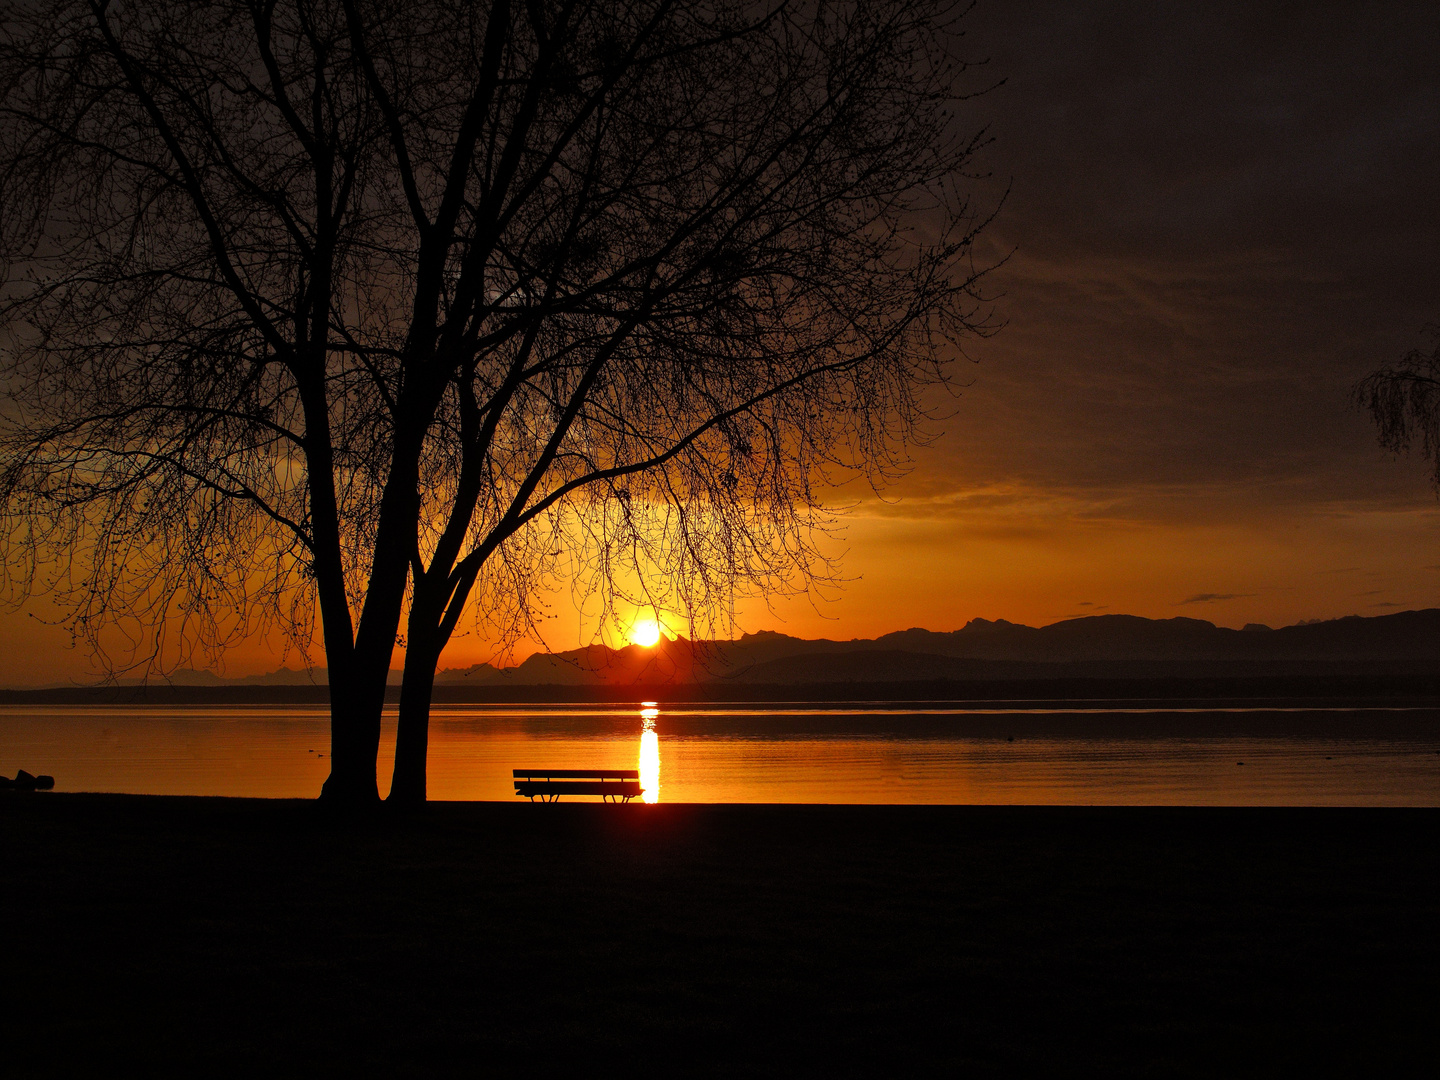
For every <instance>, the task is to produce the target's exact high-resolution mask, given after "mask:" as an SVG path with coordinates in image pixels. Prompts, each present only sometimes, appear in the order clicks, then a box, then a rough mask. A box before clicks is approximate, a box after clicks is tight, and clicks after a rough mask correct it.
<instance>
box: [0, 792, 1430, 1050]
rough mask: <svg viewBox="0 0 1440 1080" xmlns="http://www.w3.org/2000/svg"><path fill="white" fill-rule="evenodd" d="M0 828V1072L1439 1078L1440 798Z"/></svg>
mask: <svg viewBox="0 0 1440 1080" xmlns="http://www.w3.org/2000/svg"><path fill="white" fill-rule="evenodd" d="M0 824H3V828H0V859H3V866H4V867H5V868H6V885H5V888H4V889H3V890H0V918H3V925H4V926H5V927H6V934H7V938H8V942H9V943H8V946H7V948H6V950H5V957H4V963H5V965H6V969H7V976H6V978H5V979H4V980H0V986H3V988H4V989H3V991H0V993H3V995H4V1001H3V1010H4V1016H5V1021H6V1023H5V1027H6V1029H7V1032H8V1034H7V1037H6V1047H5V1053H6V1057H7V1060H8V1061H10V1062H12V1063H23V1062H26V1061H29V1062H35V1063H45V1064H49V1065H51V1066H57V1067H63V1066H67V1065H82V1064H92V1065H93V1064H96V1063H99V1064H102V1065H103V1064H106V1063H109V1064H110V1065H111V1066H112V1067H113V1066H118V1064H119V1063H121V1062H124V1061H132V1062H135V1063H138V1064H140V1065H143V1066H148V1067H158V1066H160V1065H161V1064H168V1065H172V1066H176V1065H178V1066H184V1067H188V1068H193V1069H202V1068H204V1069H210V1070H222V1071H224V1072H237V1071H245V1070H250V1069H254V1070H256V1071H263V1072H271V1071H274V1070H276V1069H279V1070H280V1071H283V1072H286V1073H291V1072H319V1073H325V1072H329V1071H331V1070H333V1069H341V1068H345V1067H360V1068H363V1069H364V1070H365V1071H366V1072H371V1071H382V1070H388V1071H399V1072H401V1073H405V1072H410V1071H415V1072H424V1071H429V1070H432V1069H435V1068H441V1069H442V1070H443V1071H444V1072H445V1073H446V1074H448V1073H450V1072H451V1071H452V1068H451V1065H452V1063H455V1062H459V1063H461V1064H462V1065H463V1066H465V1067H466V1071H471V1070H473V1071H478V1072H487V1071H489V1069H490V1067H492V1066H495V1067H498V1066H501V1065H505V1064H510V1063H513V1062H514V1061H515V1060H516V1059H519V1060H520V1061H521V1062H529V1063H530V1064H529V1066H528V1069H529V1071H535V1072H539V1073H541V1074H543V1073H544V1072H546V1071H548V1070H547V1069H545V1068H544V1067H543V1064H542V1063H544V1062H562V1063H564V1062H568V1063H571V1064H573V1065H575V1066H577V1067H583V1068H584V1069H585V1071H591V1072H593V1071H599V1072H610V1071H620V1070H623V1071H627V1072H628V1071H632V1070H638V1071H640V1072H641V1073H642V1074H643V1073H644V1072H646V1071H654V1070H661V1071H662V1072H663V1071H671V1070H675V1071H678V1072H681V1073H702V1074H703V1073H714V1074H720V1073H727V1074H733V1072H734V1071H735V1068H736V1067H739V1068H740V1070H741V1071H742V1072H752V1073H753V1072H755V1071H761V1072H771V1071H775V1072H780V1071H784V1072H794V1071H799V1072H802V1073H825V1072H871V1073H875V1074H879V1075H890V1074H894V1073H896V1072H897V1071H901V1070H907V1069H911V1068H916V1067H920V1066H922V1065H924V1066H943V1067H952V1066H965V1065H969V1066H975V1067H979V1068H982V1069H984V1068H995V1069H998V1068H1009V1067H1014V1066H1025V1065H1030V1066H1042V1065H1043V1066H1046V1067H1052V1068H1060V1069H1063V1070H1065V1071H1072V1070H1076V1069H1081V1068H1094V1069H1115V1070H1122V1071H1127V1072H1133V1071H1136V1070H1151V1069H1154V1070H1158V1071H1164V1072H1167V1073H1172V1072H1176V1071H1179V1072H1194V1073H1214V1072H1217V1071H1219V1072H1225V1073H1236V1072H1251V1071H1259V1070H1266V1069H1272V1068H1276V1067H1280V1068H1296V1067H1302V1066H1307V1065H1319V1064H1322V1063H1323V1064H1325V1065H1327V1066H1329V1067H1330V1068H1336V1067H1340V1068H1349V1069H1354V1070H1357V1071H1359V1070H1363V1071H1365V1072H1373V1071H1375V1070H1376V1069H1379V1068H1387V1067H1388V1068H1392V1069H1393V1068H1400V1067H1404V1066H1407V1065H1408V1066H1417V1067H1418V1066H1420V1065H1421V1064H1422V1062H1423V1063H1424V1065H1425V1066H1426V1067H1427V1068H1428V1067H1429V1065H1430V1064H1431V1062H1432V1054H1431V1051H1432V1048H1433V1034H1432V1032H1433V1024H1434V1016H1435V1011H1436V1006H1437V1005H1440V981H1437V976H1436V972H1437V970H1440V964H1437V961H1440V932H1437V926H1440V919H1437V916H1440V890H1437V885H1440V868H1437V865H1436V860H1435V855H1434V853H1435V851H1436V850H1437V843H1436V842H1437V839H1440V811H1431V810H1418V811H1417V810H1258V809H1257V810H1248V809H1241V810H1186V809H1083V808H1056V809H1046V808H1017V807H974V808H972V807H878V808H877V807H818V806H787V807H766V806H655V807H646V806H596V805H578V804H575V805H566V804H560V805H555V806H541V805H531V804H528V803H518V804H514V805H510V804H434V805H431V806H429V807H427V808H426V809H425V811H424V812H423V813H421V814H418V815H415V816H413V817H409V818H405V819H401V820H393V819H390V818H386V817H382V818H380V819H377V820H376V821H373V822H368V823H353V822H345V821H337V820H334V819H331V818H329V817H328V816H327V815H326V814H325V813H324V812H323V811H322V810H321V808H320V807H319V806H317V805H315V804H312V803H303V802H283V801H277V802H265V801H258V800H222V799H180V798H147V797H133V796H97V795H89V796H87V795H31V796H21V795H8V796H6V797H4V798H3V799H0ZM507 1071H509V1070H508V1069H507Z"/></svg>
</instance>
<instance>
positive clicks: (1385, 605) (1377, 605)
mask: <svg viewBox="0 0 1440 1080" xmlns="http://www.w3.org/2000/svg"><path fill="white" fill-rule="evenodd" d="M1370 606H1371V607H1399V606H1400V605H1399V604H1395V603H1391V602H1390V601H1389V600H1382V601H1381V602H1380V603H1378V604H1371V605H1370Z"/></svg>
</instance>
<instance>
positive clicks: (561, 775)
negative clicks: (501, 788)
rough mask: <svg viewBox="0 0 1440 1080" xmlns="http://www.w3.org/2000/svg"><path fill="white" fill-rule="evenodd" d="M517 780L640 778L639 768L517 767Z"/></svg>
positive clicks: (515, 772)
mask: <svg viewBox="0 0 1440 1080" xmlns="http://www.w3.org/2000/svg"><path fill="white" fill-rule="evenodd" d="M514 774H515V779H516V780H639V779H640V770H639V769H515V770H514Z"/></svg>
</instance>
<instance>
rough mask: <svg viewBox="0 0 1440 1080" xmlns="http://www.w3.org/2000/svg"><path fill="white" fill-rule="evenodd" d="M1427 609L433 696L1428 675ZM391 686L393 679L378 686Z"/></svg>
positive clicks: (595, 654) (196, 676) (961, 640)
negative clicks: (567, 689)
mask: <svg viewBox="0 0 1440 1080" xmlns="http://www.w3.org/2000/svg"><path fill="white" fill-rule="evenodd" d="M1437 661H1440V609H1437V608H1428V609H1426V610H1423V611H1404V612H1399V613H1397V614H1393V615H1380V616H1375V617H1373V618H1362V617H1360V616H1354V615H1352V616H1349V617H1346V618H1342V619H1331V620H1327V621H1316V622H1306V623H1300V624H1297V625H1294V626H1286V627H1282V628H1279V629H1271V628H1269V627H1265V626H1257V625H1253V624H1252V625H1250V626H1247V627H1246V628H1245V629H1243V630H1232V629H1229V628H1226V627H1221V626H1216V625H1215V624H1214V623H1210V622H1206V621H1204V620H1202V619H1187V618H1175V619H1145V618H1140V617H1138V616H1134V615H1095V616H1090V617H1086V618H1080V619H1069V620H1066V621H1065V622H1058V623H1054V624H1052V625H1050V626H1042V627H1033V626H1024V625H1022V624H1019V623H1012V622H1007V621H1005V620H1004V619H997V620H994V621H991V620H988V619H972V620H970V622H968V623H966V624H965V625H964V626H963V627H961V628H960V629H959V630H954V631H950V632H937V631H932V630H923V629H918V628H916V629H910V630H900V631H897V632H895V633H891V634H885V635H884V636H882V637H879V638H874V639H853V640H850V641H832V640H828V639H818V640H816V639H805V638H797V637H791V636H789V635H787V634H780V633H775V632H773V631H762V632H760V633H756V634H746V635H745V636H744V637H742V638H740V639H738V640H735V641H698V642H696V641H689V640H687V639H686V638H684V637H676V638H665V637H662V638H661V640H660V642H659V643H657V644H656V645H654V646H652V647H648V648H647V647H644V646H640V645H629V646H626V647H624V648H620V649H612V648H609V647H608V646H605V645H589V646H585V647H583V648H579V649H572V650H570V651H568V652H560V653H536V654H535V655H533V656H531V657H529V658H528V659H526V660H525V661H524V662H523V663H521V664H518V665H516V666H514V667H508V668H500V667H495V666H492V665H490V664H476V665H474V666H473V667H469V668H464V669H454V668H452V669H447V670H444V671H441V672H440V673H439V674H438V675H437V677H436V686H437V689H438V688H442V687H464V686H469V687H477V688H478V687H496V688H499V687H506V686H514V687H536V686H571V687H583V686H609V687H620V686H627V685H635V686H659V685H669V684H697V683H698V684H704V683H725V682H729V683H736V684H742V685H761V684H763V685H771V686H784V685H796V686H798V685H805V684H820V683H825V684H836V683H841V684H843V683H905V682H921V681H936V680H975V679H990V680H993V679H1026V680H1033V679H1050V678H1105V679H1115V678H1120V679H1125V678H1165V677H1182V678H1194V677H1205V678H1209V677H1248V676H1277V675H1278V676H1300V677H1304V676H1311V675H1327V676H1332V675H1434V674H1436V670H1437ZM390 680H391V683H392V684H395V683H398V681H399V672H398V671H392V672H391V673H390ZM171 681H172V682H173V683H175V684H176V685H180V686H196V687H205V686H213V687H220V686H295V685H306V684H317V685H324V684H325V682H326V673H325V671H324V669H315V670H313V671H303V670H302V671H294V670H291V669H288V668H281V669H280V670H279V671H276V672H271V673H269V674H267V675H256V676H248V677H245V678H239V679H224V678H222V677H220V676H218V675H215V674H214V673H212V672H208V671H206V672H194V671H180V672H176V673H175V674H174V675H172V676H171Z"/></svg>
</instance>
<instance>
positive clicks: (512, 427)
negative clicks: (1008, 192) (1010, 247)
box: [0, 0, 983, 801]
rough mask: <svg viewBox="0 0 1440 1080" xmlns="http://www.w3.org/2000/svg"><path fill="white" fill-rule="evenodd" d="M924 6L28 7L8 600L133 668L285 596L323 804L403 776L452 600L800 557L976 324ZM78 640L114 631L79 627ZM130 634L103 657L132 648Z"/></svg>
mask: <svg viewBox="0 0 1440 1080" xmlns="http://www.w3.org/2000/svg"><path fill="white" fill-rule="evenodd" d="M955 17H956V11H955V9H954V7H953V5H950V4H947V3H940V2H931V0H887V2H879V3H853V4H826V3H802V4H785V3H779V2H777V3H775V4H774V5H773V6H767V5H765V4H754V3H748V2H730V0H713V2H707V3H703V4H702V3H688V2H687V3H674V2H666V0H629V2H620V0H617V2H583V0H529V2H525V3H519V2H514V3H512V2H510V0H495V2H494V3H490V4H476V3H473V2H468V0H455V2H416V3H404V4H394V3H384V4H378V3H369V2H365V0H183V2H164V0H148V2H143V3H122V2H102V0H95V2H61V0H54V2H49V3H33V4H26V5H22V6H14V7H11V8H9V9H8V10H7V13H6V15H5V22H4V31H3V41H0V92H3V120H0V212H3V224H0V257H3V266H4V274H5V277H4V284H3V289H4V291H3V294H0V300H3V307H0V313H3V314H0V326H3V332H4V333H5V334H6V338H5V342H4V347H5V354H4V365H5V371H4V379H5V385H6V387H7V392H8V399H7V405H6V408H5V413H4V417H3V423H4V428H3V433H0V469H3V471H0V486H3V491H4V495H5V514H6V518H5V522H4V530H5V531H4V543H5V545H6V549H7V550H6V568H7V570H6V572H7V574H8V575H9V584H10V586H11V591H12V596H14V597H16V598H18V599H21V600H23V599H24V598H25V597H27V596H29V595H33V593H34V592H35V591H37V590H38V591H43V592H47V593H48V594H49V595H50V596H51V597H52V598H53V599H54V600H55V601H56V602H57V603H59V604H61V605H62V607H64V608H65V609H66V610H68V611H69V612H70V613H71V626H72V628H73V629H74V631H75V633H76V634H77V635H78V636H79V637H81V638H82V639H84V640H85V641H87V642H88V643H89V644H90V645H91V646H92V647H93V648H95V649H97V650H99V649H101V648H103V647H104V644H105V641H107V640H112V639H113V637H114V635H115V634H116V633H117V632H119V633H122V634H123V635H124V636H125V640H128V641H129V642H130V644H131V646H132V647H133V648H132V649H131V651H130V652H128V653H126V654H125V657H124V658H123V660H122V662H124V663H136V662H145V661H147V659H148V660H150V661H156V662H178V660H179V659H183V658H188V657H190V656H192V655H194V654H196V653H197V652H198V653H200V654H201V655H202V656H203V657H206V658H213V657H214V656H215V655H217V654H218V653H219V652H221V651H222V650H223V649H224V648H225V647H226V645H227V644H229V643H231V642H233V641H234V640H236V639H237V638H238V637H242V636H245V635H248V634H253V633H255V632H257V631H259V630H263V629H265V628H267V627H273V626H275V625H277V624H278V625H279V626H280V627H282V628H283V629H284V630H285V631H286V632H288V633H289V634H291V635H292V637H293V639H294V641H295V642H296V643H297V644H298V645H300V646H301V647H302V648H304V647H306V646H308V644H309V643H310V642H311V641H312V640H313V638H314V635H315V632H316V620H317V616H318V624H319V630H320V632H321V635H322V640H323V642H324V648H325V653H326V660H327V664H328V668H329V677H330V683H331V700H332V750H333V754H332V761H333V764H332V774H331V777H330V780H329V781H328V782H327V784H326V789H325V791H326V795H327V797H333V798H337V799H341V800H345V801H368V800H373V799H374V798H375V797H376V784H375V777H374V770H375V761H376V754H377V748H378V745H379V737H380V736H379V732H380V727H379V724H380V709H381V704H382V701H383V693H384V685H385V678H386V673H387V671H388V669H389V667H390V662H391V657H392V652H393V649H394V647H395V644H396V642H397V639H399V640H403V642H404V644H405V646H406V654H405V672H404V687H403V690H402V699H401V722H400V735H399V743H398V748H397V759H396V773H395V782H394V785H393V788H392V791H393V793H394V796H393V797H395V798H399V799H413V798H423V797H424V791H425V781H424V773H425V747H426V731H427V724H428V715H429V701H430V693H431V688H432V684H433V679H434V672H435V666H436V663H437V661H438V658H439V655H440V651H441V649H442V648H444V646H445V644H446V642H448V641H449V640H450V638H451V636H452V635H453V634H454V633H455V631H456V628H457V626H458V625H459V622H460V618H461V615H462V613H463V612H464V611H467V610H468V611H470V612H473V613H474V615H475V617H476V618H478V620H479V621H480V623H481V626H482V628H483V629H484V631H485V632H486V633H487V634H489V635H491V636H492V637H494V638H495V639H497V640H501V641H508V640H513V639H514V638H515V637H516V636H517V635H519V634H521V633H524V632H526V631H527V630H528V629H533V620H534V601H535V598H536V596H537V593H538V591H539V590H541V589H543V588H544V587H546V586H548V585H551V584H553V583H554V582H557V581H561V582H563V581H570V582H573V583H575V586H574V587H575V588H576V589H577V590H578V591H579V592H580V593H581V595H582V598H583V597H589V598H590V601H589V602H591V603H593V604H594V605H598V610H600V611H601V612H607V611H608V612H613V611H614V610H615V608H616V605H617V604H619V603H620V602H622V601H636V602H645V603H648V604H654V605H656V606H657V607H661V608H664V609H667V610H671V611H675V612H679V613H681V615H682V616H683V617H685V618H688V619H690V620H691V621H692V625H693V622H694V621H695V620H697V619H700V620H712V621H713V620H716V619H718V620H720V621H722V622H723V620H724V619H725V617H726V616H727V614H728V612H729V611H730V610H732V608H731V606H730V605H731V603H732V600H733V598H734V597H735V595H736V594H737V590H740V589H744V588H747V587H749V588H758V589H762V590H766V591H775V590H781V589H786V588H794V587H796V585H797V583H799V585H801V586H803V584H804V582H806V581H807V580H809V576H810V575H812V574H814V573H816V572H820V571H821V570H823V563H822V562H821V561H819V560H818V559H817V551H816V548H815V546H814V543H813V540H812V536H813V533H812V530H813V529H814V528H815V527H816V525H817V524H823V521H824V520H825V519H824V513H825V511H824V508H823V506H822V503H821V498H820V494H821V492H822V490H823V489H824V486H825V485H826V483H828V482H829V481H830V480H832V479H834V478H835V477H836V476H838V475H842V474H844V475H849V474H853V473H854V472H859V473H861V474H863V475H864V476H866V477H868V478H869V479H870V480H871V481H872V482H878V481H880V480H882V479H883V478H884V477H885V476H886V475H887V474H888V473H889V472H891V471H892V470H894V469H895V468H897V467H900V466H902V465H903V463H904V460H905V447H906V445H907V444H908V443H910V442H911V441H913V440H914V439H915V438H916V437H917V435H920V434H922V429H921V428H920V427H919V426H918V425H920V424H921V422H922V421H923V419H924V412H923V409H922V397H923V394H924V393H925V388H926V387H927V386H930V385H932V384H935V383H938V382H942V381H943V380H944V378H945V366H946V364H947V362H948V361H949V360H950V359H951V357H952V354H953V352H954V345H955V343H956V342H957V341H958V340H959V339H960V338H962V337H963V336H965V335H967V334H970V333H974V332H976V331H977V330H981V329H983V313H982V312H981V311H980V308H979V298H978V295H977V292H976V282H977V279H978V274H977V271H976V269H975V267H974V266H973V265H972V264H971V261H970V251H971V243H972V241H973V239H974V236H975V233H976V230H977V228H978V227H979V224H980V221H979V220H978V219H977V217H976V216H975V215H974V214H973V213H972V211H971V210H970V208H969V206H968V204H967V201H966V196H965V191H964V185H965V183H966V175H965V172H966V167H967V164H968V163H969V162H970V160H971V158H972V156H973V154H974V152H975V149H976V147H977V146H978V144H979V138H980V136H979V135H978V134H977V133H976V131H975V129H974V128H973V127H965V126H964V125H962V124H960V123H958V122H957V120H956V117H955V106H956V104H957V102H958V101H960V100H962V99H963V97H964V91H967V90H969V89H973V88H972V87H969V86H966V85H963V84H962V83H961V81H960V77H961V76H962V75H963V73H964V71H965V65H964V64H963V63H960V62H958V61H957V60H955V59H954V58H953V57H952V55H951V53H952V46H953V43H954V41H955V34H956V25H955ZM107 635H109V637H107ZM137 658H138V659H137Z"/></svg>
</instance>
